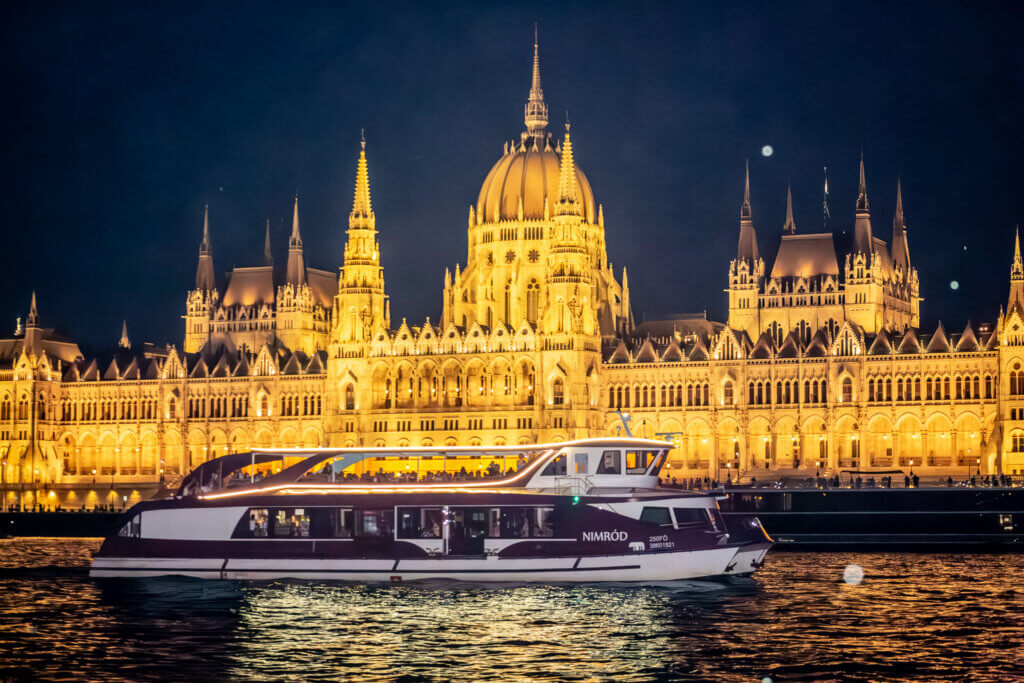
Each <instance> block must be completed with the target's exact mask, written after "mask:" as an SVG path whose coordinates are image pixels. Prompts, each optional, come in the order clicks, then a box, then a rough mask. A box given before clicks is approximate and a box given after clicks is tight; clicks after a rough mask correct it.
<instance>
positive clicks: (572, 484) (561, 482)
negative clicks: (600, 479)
mask: <svg viewBox="0 0 1024 683" xmlns="http://www.w3.org/2000/svg"><path fill="white" fill-rule="evenodd" d="M592 488H594V480H593V479H591V478H590V477H589V476H587V475H585V474H574V475H571V476H565V477H555V489H556V490H557V491H558V493H561V494H564V495H570V496H584V495H586V494H587V493H588V492H589V491H590V489H592Z"/></svg>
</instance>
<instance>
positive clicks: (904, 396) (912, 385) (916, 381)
mask: <svg viewBox="0 0 1024 683" xmlns="http://www.w3.org/2000/svg"><path fill="white" fill-rule="evenodd" d="M1010 389H1011V394H1012V393H1013V389H1014V387H1013V384H1012V373H1011V385H1010ZM994 390H995V378H994V377H993V376H992V375H985V377H984V380H982V377H981V376H980V375H973V376H962V375H958V376H956V377H953V378H950V377H948V376H946V377H925V378H924V380H923V381H922V379H921V378H920V377H914V378H911V377H897V378H896V379H895V381H894V380H893V379H892V378H890V377H886V378H885V379H882V378H878V379H875V378H869V379H868V400H869V401H893V400H895V401H949V400H954V401H961V400H973V399H983V398H992V397H993V396H994Z"/></svg>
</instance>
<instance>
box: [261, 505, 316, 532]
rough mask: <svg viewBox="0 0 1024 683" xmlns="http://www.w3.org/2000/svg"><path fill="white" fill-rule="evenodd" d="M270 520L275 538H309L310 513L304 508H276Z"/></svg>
mask: <svg viewBox="0 0 1024 683" xmlns="http://www.w3.org/2000/svg"><path fill="white" fill-rule="evenodd" d="M270 520H271V535H272V536H274V537H275V538H280V537H288V538H309V515H308V514H307V513H306V510H305V509H304V508H276V509H275V510H273V514H272V515H271V518H270Z"/></svg>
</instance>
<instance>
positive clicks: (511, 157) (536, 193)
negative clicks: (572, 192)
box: [476, 139, 596, 223]
mask: <svg viewBox="0 0 1024 683" xmlns="http://www.w3.org/2000/svg"><path fill="white" fill-rule="evenodd" d="M560 163H561V155H560V154H559V153H558V152H557V151H555V150H554V149H552V148H551V146H550V145H547V144H545V145H544V148H543V149H540V148H539V146H535V145H534V141H533V140H532V139H528V140H527V141H526V144H525V146H523V145H520V146H517V148H516V149H515V150H510V151H508V152H506V153H505V154H504V155H502V157H501V158H500V159H498V163H496V164H494V167H493V168H491V172H490V173H488V174H487V177H486V178H485V179H484V184H483V186H482V187H481V188H480V195H479V196H478V197H477V200H476V211H477V215H478V216H479V217H480V219H481V220H482V222H484V223H491V222H493V221H494V216H495V212H497V215H498V220H516V219H518V218H519V201H520V200H522V202H523V218H524V219H527V220H542V219H543V218H544V198H545V197H546V198H547V200H548V206H549V207H550V211H552V212H553V211H554V207H555V203H556V202H557V201H558V169H559V164H560ZM576 184H577V186H578V187H579V192H580V198H581V199H582V200H583V208H584V217H585V218H586V219H587V221H588V222H593V217H594V216H595V215H596V212H595V206H594V193H593V191H591V189H590V182H588V181H587V176H585V175H584V174H583V171H581V170H580V168H579V166H576Z"/></svg>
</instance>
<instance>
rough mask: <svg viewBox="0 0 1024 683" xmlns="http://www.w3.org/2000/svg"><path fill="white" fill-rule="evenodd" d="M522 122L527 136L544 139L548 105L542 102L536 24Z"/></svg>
mask: <svg viewBox="0 0 1024 683" xmlns="http://www.w3.org/2000/svg"><path fill="white" fill-rule="evenodd" d="M524 121H525V123H526V132H527V134H528V135H531V136H533V137H534V138H537V139H538V140H539V139H541V138H543V137H544V130H545V129H546V128H547V127H548V105H547V104H546V103H545V102H544V90H543V89H541V87H540V47H539V44H538V41H537V25H536V24H534V26H533V77H532V79H531V80H530V96H529V97H528V98H527V100H526V109H525V116H524Z"/></svg>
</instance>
